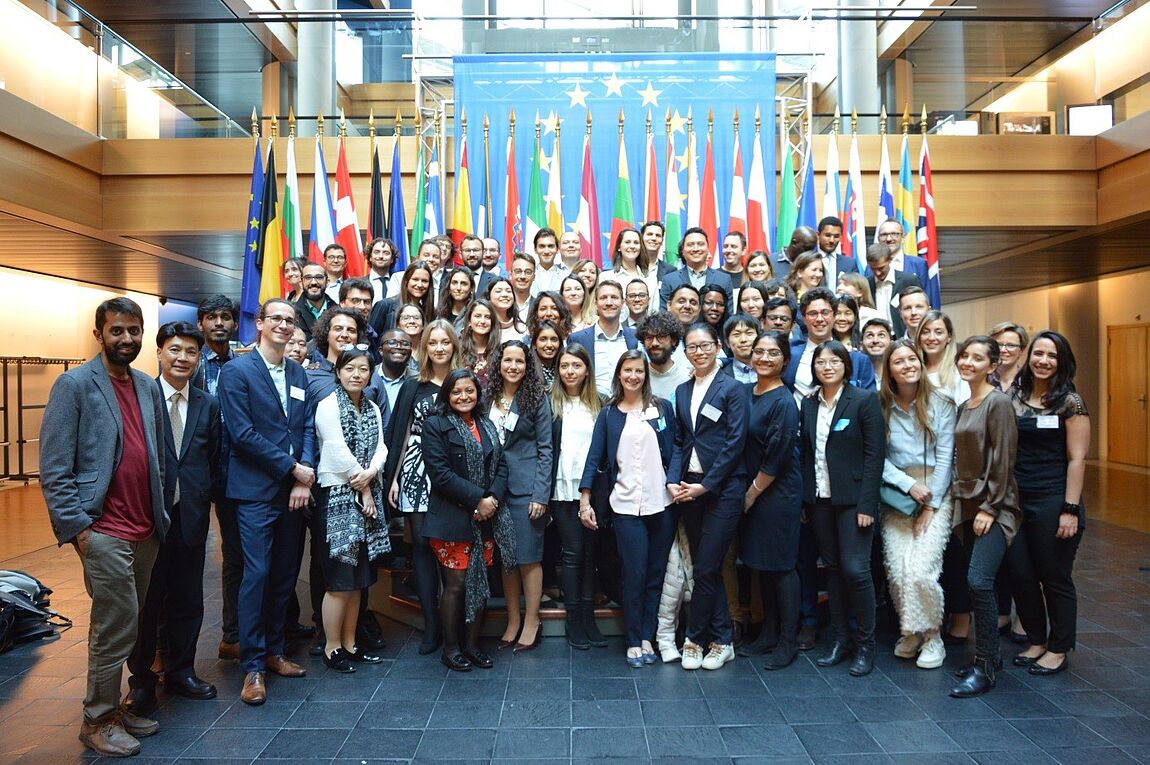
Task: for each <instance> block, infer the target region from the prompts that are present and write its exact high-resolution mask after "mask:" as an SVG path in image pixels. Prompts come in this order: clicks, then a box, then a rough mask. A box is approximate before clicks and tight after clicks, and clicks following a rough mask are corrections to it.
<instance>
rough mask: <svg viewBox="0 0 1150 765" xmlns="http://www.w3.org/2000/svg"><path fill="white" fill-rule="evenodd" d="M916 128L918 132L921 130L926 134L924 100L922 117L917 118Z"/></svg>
mask: <svg viewBox="0 0 1150 765" xmlns="http://www.w3.org/2000/svg"><path fill="white" fill-rule="evenodd" d="M918 129H919V132H921V133H922V134H923V135H926V102H925V101H924V102H923V104H922V118H921V119H920V120H919V123H918Z"/></svg>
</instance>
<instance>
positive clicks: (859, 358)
mask: <svg viewBox="0 0 1150 765" xmlns="http://www.w3.org/2000/svg"><path fill="white" fill-rule="evenodd" d="M836 308H838V300H837V299H836V298H835V295H834V293H833V292H831V291H830V290H829V289H827V288H826V287H815V288H814V289H813V290H809V291H808V292H807V293H806V294H805V295H803V297H802V300H801V301H799V315H800V316H802V318H803V322H804V323H805V324H806V327H807V336H806V339H804V340H792V341H791V363H790V364H789V365H788V366H787V371H786V372H785V373H783V382H784V383H786V385H787V387H788V388H790V389H791V390H792V391H794V394H795V403H796V404H798V403H799V402H801V401H802V399H803V398H805V397H806V396H808V395H810V393H811V392H812V391H813V390H814V389H815V387H817V382H816V381H815V379H814V375H813V374H812V372H811V358H812V357H813V356H814V353H815V346H817V345H818V344H819V343H822V342H826V341H827V340H830V339H831V333H832V331H833V329H834V323H835V309H836ZM850 353H851V363H852V364H853V366H854V372H853V376H852V378H851V381H850V382H851V384H852V385H854V386H855V387H856V388H865V389H866V390H874V389H875V379H874V369H873V368H872V367H871V364H870V359H868V358H867V357H866V356H865V355H863V354H862V353H860V352H859V351H851V352H850Z"/></svg>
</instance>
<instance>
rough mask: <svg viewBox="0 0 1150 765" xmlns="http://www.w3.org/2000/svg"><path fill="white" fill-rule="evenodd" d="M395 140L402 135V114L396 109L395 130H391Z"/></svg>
mask: <svg viewBox="0 0 1150 765" xmlns="http://www.w3.org/2000/svg"><path fill="white" fill-rule="evenodd" d="M393 132H394V134H395V137H396V138H399V136H400V135H401V134H402V133H403V112H401V111H400V110H399V109H398V108H396V110H395V128H394V129H393Z"/></svg>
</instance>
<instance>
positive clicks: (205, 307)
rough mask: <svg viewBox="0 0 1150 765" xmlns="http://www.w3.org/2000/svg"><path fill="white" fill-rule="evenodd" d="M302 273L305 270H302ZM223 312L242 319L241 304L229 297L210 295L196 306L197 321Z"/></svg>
mask: <svg viewBox="0 0 1150 765" xmlns="http://www.w3.org/2000/svg"><path fill="white" fill-rule="evenodd" d="M304 265H307V264H306V263H305V264H304ZM300 271H303V269H302V268H301V269H300ZM221 311H231V314H232V318H233V319H238V318H239V317H240V304H239V303H237V302H236V301H235V300H232V299H231V298H230V297H228V296H227V295H209V296H208V297H206V298H204V299H203V300H201V301H200V304H199V305H198V306H196V321H203V320H204V317H205V316H207V315H208V314H210V313H219V312H221Z"/></svg>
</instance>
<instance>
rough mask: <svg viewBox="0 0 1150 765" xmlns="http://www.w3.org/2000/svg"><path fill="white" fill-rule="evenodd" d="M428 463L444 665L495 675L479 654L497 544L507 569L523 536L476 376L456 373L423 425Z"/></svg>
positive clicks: (427, 533)
mask: <svg viewBox="0 0 1150 765" xmlns="http://www.w3.org/2000/svg"><path fill="white" fill-rule="evenodd" d="M423 459H424V463H425V464H426V466H427V475H428V477H429V478H430V479H431V504H430V506H429V507H428V510H427V519H426V520H425V521H424V524H423V539H424V540H426V541H425V542H424V545H425V546H427V547H429V548H430V549H431V550H432V551H433V552H434V554H435V558H436V560H437V561H438V562H439V570H440V573H441V574H442V576H443V597H442V598H441V599H440V608H439V614H440V617H439V618H440V621H441V622H442V624H443V655H442V657H441V659H442V661H443V663H444V665H445V666H446V667H447V668H448V669H451V670H454V671H456V672H468V671H470V670H471V668H472V667H479V668H481V669H490V668H491V667H492V666H493V662H492V661H491V657H490V656H488V655H487V654H486V653H484V652H483V651H481V650H479V628H480V624H481V623H482V618H483V609H484V606H485V604H486V602H487V598H488V597H490V595H491V590H490V588H489V586H488V583H487V567H488V566H490V565H491V563H492V560H493V558H494V552H495V546H496V543H498V545H499V549H500V553H501V555H502V558H503V561H504V564H505V565H507V564H508V563H510V564H514V562H515V550H514V540H515V532H514V530H513V529H512V527H511V518H510V516H509V515H508V512H507V507H506V505H504V503H503V495H504V494H505V493H506V491H507V462H506V460H504V458H503V447H502V446H501V445H500V443H499V436H498V434H497V433H496V432H495V426H494V425H493V424H492V422H491V420H489V419H487V417H486V415H485V413H484V410H483V400H482V398H481V394H480V387H479V379H478V378H477V377H476V376H475V373H474V372H472V371H471V370H470V369H456V370H454V371H453V372H452V373H451V374H449V375H448V376H447V379H446V380H444V381H443V387H442V388H440V390H439V394H438V395H437V396H436V400H435V409H434V410H432V414H431V416H430V417H428V418H427V419H426V420H425V421H424V423H423ZM414 541H415V542H416V543H417V544H418V543H419V542H420V541H422V540H414ZM465 623H466V625H467V629H466V630H464V629H463V625H464V624H465ZM461 637H462V638H463V639H462V641H461V640H460V638H461ZM461 645H462V648H461V647H460V646H461Z"/></svg>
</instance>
